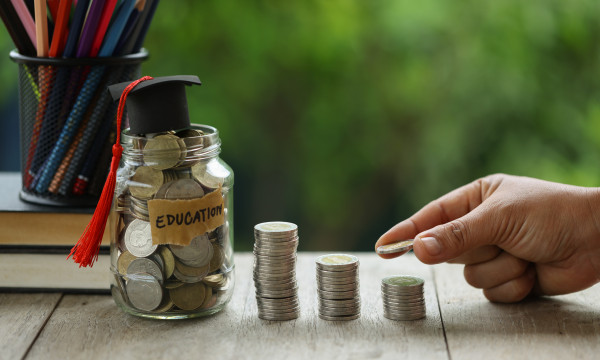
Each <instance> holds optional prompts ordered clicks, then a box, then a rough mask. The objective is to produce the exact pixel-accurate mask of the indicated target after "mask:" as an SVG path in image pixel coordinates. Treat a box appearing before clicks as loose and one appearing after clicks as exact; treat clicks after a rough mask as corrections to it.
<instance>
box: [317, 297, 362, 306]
mask: <svg viewBox="0 0 600 360" xmlns="http://www.w3.org/2000/svg"><path fill="white" fill-rule="evenodd" d="M357 304H360V298H356V299H348V300H328V299H321V298H319V305H324V306H328V307H347V306H355V305H357Z"/></svg>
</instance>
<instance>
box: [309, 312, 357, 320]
mask: <svg viewBox="0 0 600 360" xmlns="http://www.w3.org/2000/svg"><path fill="white" fill-rule="evenodd" d="M359 317H360V313H358V314H355V315H350V316H327V315H321V314H319V318H320V319H322V320H326V321H349V320H356V319H358V318H359Z"/></svg>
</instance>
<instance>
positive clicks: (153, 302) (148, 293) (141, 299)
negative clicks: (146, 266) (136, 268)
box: [125, 273, 163, 311]
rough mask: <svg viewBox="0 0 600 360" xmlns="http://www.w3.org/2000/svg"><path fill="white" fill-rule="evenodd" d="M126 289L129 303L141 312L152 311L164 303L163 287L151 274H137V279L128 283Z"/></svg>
mask: <svg viewBox="0 0 600 360" xmlns="http://www.w3.org/2000/svg"><path fill="white" fill-rule="evenodd" d="M125 287H126V290H127V296H128V297H129V301H130V302H131V304H132V305H133V306H134V307H136V308H138V309H140V310H144V311H152V310H154V309H156V308H157V307H158V306H159V305H160V303H161V302H162V298H163V292H162V287H161V286H160V283H159V282H158V280H157V279H156V278H155V277H154V276H152V275H150V274H141V273H140V274H135V277H132V278H130V279H129V280H128V281H127V284H126V285H125Z"/></svg>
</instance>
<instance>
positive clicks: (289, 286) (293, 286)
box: [254, 282, 298, 291]
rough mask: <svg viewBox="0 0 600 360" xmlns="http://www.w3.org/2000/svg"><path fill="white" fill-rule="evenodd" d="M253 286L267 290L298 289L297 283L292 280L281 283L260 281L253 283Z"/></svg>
mask: <svg viewBox="0 0 600 360" xmlns="http://www.w3.org/2000/svg"><path fill="white" fill-rule="evenodd" d="M254 287H255V288H256V289H258V290H269V291H283V290H290V289H298V284H296V283H294V282H289V283H286V284H282V285H264V284H261V283H256V284H254Z"/></svg>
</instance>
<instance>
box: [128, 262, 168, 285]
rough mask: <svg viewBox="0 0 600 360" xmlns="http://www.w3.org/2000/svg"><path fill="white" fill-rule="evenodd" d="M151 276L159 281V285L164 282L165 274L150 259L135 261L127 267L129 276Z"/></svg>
mask: <svg viewBox="0 0 600 360" xmlns="http://www.w3.org/2000/svg"><path fill="white" fill-rule="evenodd" d="M140 273H141V274H150V275H152V276H154V277H155V278H156V280H158V282H159V283H161V284H162V283H163V282H164V279H165V277H164V274H163V272H162V269H161V268H160V266H159V265H158V264H157V263H155V262H154V261H152V260H150V259H148V258H138V259H135V260H133V261H132V262H131V263H130V264H129V266H128V267H127V275H128V276H132V275H134V274H140Z"/></svg>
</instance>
